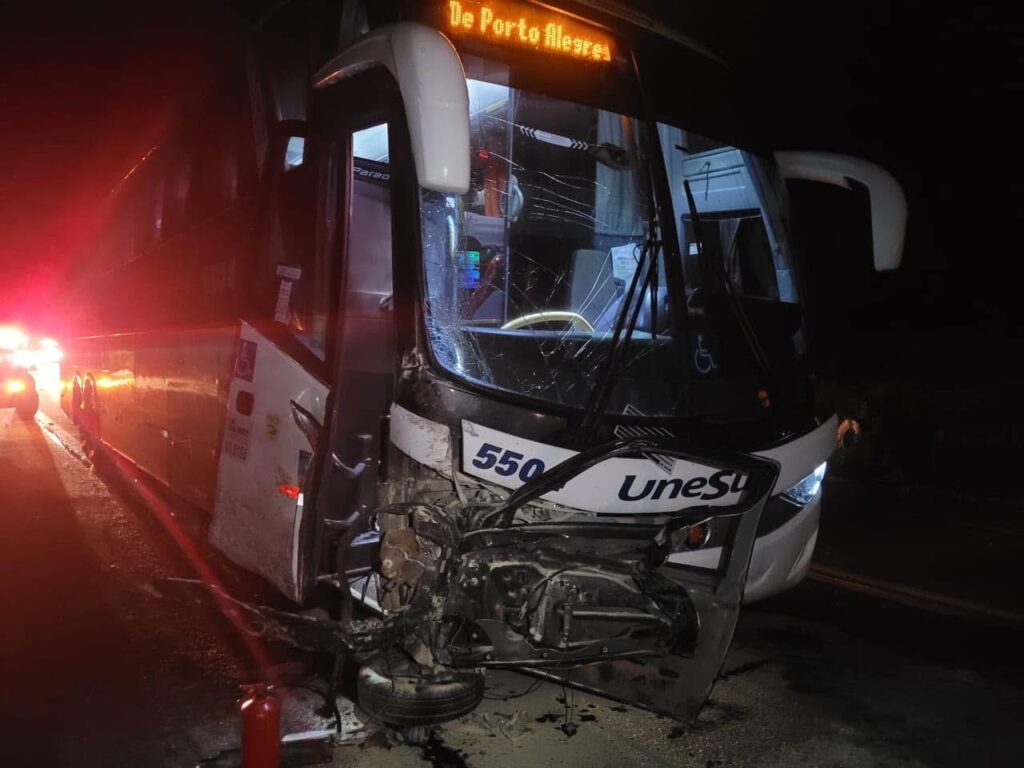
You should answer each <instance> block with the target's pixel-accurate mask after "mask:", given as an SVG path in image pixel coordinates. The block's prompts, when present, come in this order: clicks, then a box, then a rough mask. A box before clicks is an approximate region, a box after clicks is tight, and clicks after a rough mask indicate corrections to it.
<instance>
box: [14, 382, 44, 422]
mask: <svg viewBox="0 0 1024 768" xmlns="http://www.w3.org/2000/svg"><path fill="white" fill-rule="evenodd" d="M14 410H15V411H17V413H18V416H20V417H21V418H23V419H26V420H27V419H34V418H35V416H36V413H37V412H38V411H39V393H38V392H36V390H35V389H33V390H32V391H31V392H29V393H28V394H27V395H26V396H25V397H23V398H22V399H21V402H19V403H18V404H17V405H16V406H15V407H14Z"/></svg>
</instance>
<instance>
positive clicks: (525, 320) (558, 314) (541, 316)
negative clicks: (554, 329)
mask: <svg viewBox="0 0 1024 768" xmlns="http://www.w3.org/2000/svg"><path fill="white" fill-rule="evenodd" d="M552 322H554V323H558V322H562V323H572V324H573V325H576V326H578V327H580V328H582V329H583V330H584V331H587V332H588V333H593V332H594V326H592V325H591V324H590V321H589V320H587V318H585V317H584V316H583V315H581V314H579V313H578V312H570V311H569V310H565V309H555V310H551V311H549V312H531V313H530V314H528V315H520V316H519V317H517V318H515V319H514V320H509V321H508V322H507V323H505V324H504V325H503V326H501V330H503V331H514V330H516V329H517V328H525V327H526V326H528V325H536V324H537V323H552Z"/></svg>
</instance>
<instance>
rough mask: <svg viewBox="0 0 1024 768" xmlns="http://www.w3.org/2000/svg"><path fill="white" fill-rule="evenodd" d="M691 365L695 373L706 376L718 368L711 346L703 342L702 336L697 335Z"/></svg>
mask: <svg viewBox="0 0 1024 768" xmlns="http://www.w3.org/2000/svg"><path fill="white" fill-rule="evenodd" d="M693 347H694V349H693V365H694V367H695V368H696V369H697V373H699V374H702V375H705V376H706V375H707V374H709V373H711V372H712V371H714V370H717V368H718V361H717V360H715V353H714V351H713V345H712V344H710V343H709V342H707V341H705V338H704V334H703V333H698V334H697V341H696V343H695V344H694V345H693Z"/></svg>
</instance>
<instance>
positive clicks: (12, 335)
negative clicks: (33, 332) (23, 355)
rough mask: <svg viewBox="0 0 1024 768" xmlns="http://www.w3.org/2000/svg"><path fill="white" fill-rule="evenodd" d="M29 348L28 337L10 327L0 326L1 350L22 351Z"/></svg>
mask: <svg viewBox="0 0 1024 768" xmlns="http://www.w3.org/2000/svg"><path fill="white" fill-rule="evenodd" d="M25 346H28V336H26V335H25V334H24V333H22V332H21V331H20V330H19V329H18V328H15V327H13V326H10V325H4V326H0V349H8V350H14V349H21V348H22V347H25Z"/></svg>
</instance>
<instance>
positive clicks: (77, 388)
mask: <svg viewBox="0 0 1024 768" xmlns="http://www.w3.org/2000/svg"><path fill="white" fill-rule="evenodd" d="M81 410H82V386H81V384H79V383H78V379H75V385H74V387H73V388H72V390H71V423H72V424H74V425H75V426H76V427H77V426H80V425H81V422H82V420H81V418H80V417H79V412H80V411H81Z"/></svg>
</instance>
